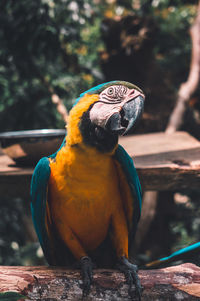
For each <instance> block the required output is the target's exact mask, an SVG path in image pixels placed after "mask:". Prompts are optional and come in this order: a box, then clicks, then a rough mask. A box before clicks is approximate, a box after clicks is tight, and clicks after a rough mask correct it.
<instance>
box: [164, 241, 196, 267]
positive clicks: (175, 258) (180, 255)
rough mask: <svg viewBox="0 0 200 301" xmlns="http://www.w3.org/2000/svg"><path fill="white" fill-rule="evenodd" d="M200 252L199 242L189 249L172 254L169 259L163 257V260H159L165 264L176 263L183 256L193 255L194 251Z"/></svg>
mask: <svg viewBox="0 0 200 301" xmlns="http://www.w3.org/2000/svg"><path fill="white" fill-rule="evenodd" d="M198 250H199V251H200V242H197V243H195V244H193V245H190V246H188V247H185V248H183V249H180V250H178V251H176V252H174V253H172V254H171V255H170V256H168V257H163V258H161V259H159V261H162V263H164V262H165V261H167V262H168V261H172V260H173V261H175V260H178V259H179V258H180V257H182V256H183V255H186V254H187V253H191V252H193V251H198Z"/></svg>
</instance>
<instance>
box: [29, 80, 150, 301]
mask: <svg viewBox="0 0 200 301" xmlns="http://www.w3.org/2000/svg"><path fill="white" fill-rule="evenodd" d="M144 99H145V96H144V93H143V92H142V90H140V89H139V88H138V87H137V86H135V85H133V84H131V83H128V82H124V81H111V82H107V83H104V84H101V85H98V86H96V87H94V88H92V89H90V90H88V91H86V92H84V93H82V94H81V95H80V97H79V98H78V99H77V100H76V102H75V105H74V106H73V108H72V109H71V111H70V114H69V123H68V126H67V134H66V137H65V139H64V141H63V144H62V145H61V147H60V149H59V150H58V151H57V152H56V153H55V154H53V155H51V156H49V157H44V158H42V159H41V160H40V161H39V162H38V164H37V166H36V168H35V171H34V173H33V177H32V182H31V211H32V217H33V222H34V226H35V230H36V233H37V235H38V238H39V241H40V244H41V247H42V249H43V252H44V255H45V257H46V259H47V262H48V263H49V264H50V265H61V266H72V265H73V264H74V263H75V262H76V261H77V262H79V267H80V270H81V275H82V279H83V296H85V295H87V294H88V293H89V290H90V285H91V282H92V274H93V272H92V268H93V262H95V265H96V266H97V267H113V266H114V265H115V264H116V265H117V267H118V269H119V270H120V271H122V272H123V273H124V274H125V278H126V281H127V283H128V285H129V294H130V295H131V296H132V295H133V294H134V285H135V290H136V295H137V298H138V300H140V299H141V285H140V280H139V277H138V275H137V266H136V265H134V264H132V263H131V262H130V261H129V249H130V247H131V245H132V242H133V239H134V234H135V231H136V227H137V223H138V221H139V218H140V213H141V202H142V198H141V187H140V182H139V179H138V176H137V173H136V169H135V167H134V164H133V161H132V159H131V157H130V156H129V155H128V154H127V152H126V151H125V150H124V149H123V147H122V146H120V145H119V144H118V136H119V135H122V134H125V133H127V132H128V131H129V130H130V129H131V128H132V127H133V126H134V125H135V124H136V122H137V121H138V119H139V117H140V116H141V113H142V111H143V106H144Z"/></svg>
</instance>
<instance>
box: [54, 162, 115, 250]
mask: <svg viewBox="0 0 200 301" xmlns="http://www.w3.org/2000/svg"><path fill="white" fill-rule="evenodd" d="M49 187H50V189H49V193H50V200H51V211H52V215H53V219H54V220H55V222H56V223H58V222H59V223H63V225H65V224H67V225H69V226H70V228H71V229H72V230H73V231H74V232H75V233H76V235H77V236H78V237H79V238H80V239H81V240H83V241H85V242H87V245H89V246H92V245H93V242H95V244H96V243H97V244H98V243H99V241H102V240H103V239H104V238H105V236H106V233H107V231H108V227H109V223H110V219H111V216H112V212H113V211H114V207H115V202H116V203H118V199H119V191H118V179H117V174H116V169H115V166H114V163H113V162H112V161H111V160H109V161H107V162H102V164H93V165H92V164H91V165H89V164H79V167H78V166H70V168H68V170H66V173H63V174H62V176H61V175H60V177H58V178H56V177H55V178H53V175H52V177H51V178H50V185H49ZM92 233H95V238H93V237H92ZM91 248H92V247H91Z"/></svg>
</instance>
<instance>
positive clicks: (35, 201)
mask: <svg viewBox="0 0 200 301" xmlns="http://www.w3.org/2000/svg"><path fill="white" fill-rule="evenodd" d="M65 144H66V138H64V140H63V142H62V144H61V146H60V148H59V149H58V150H57V152H56V153H54V154H52V155H50V156H49V157H44V158H42V159H40V161H39V162H38V164H37V165H36V167H35V170H34V173H33V176H32V180H31V213H32V219H33V224H34V227H35V231H36V233H37V236H38V239H39V242H40V244H41V247H42V249H43V252H44V255H45V258H46V259H47V261H48V263H49V264H53V261H54V260H53V258H52V254H51V249H52V244H51V243H50V238H49V236H48V231H47V224H46V210H47V193H48V191H47V190H48V181H49V177H50V174H51V169H50V166H49V158H51V159H55V158H56V155H57V153H58V151H59V150H60V149H61V148H62V147H63V146H64V145H65Z"/></svg>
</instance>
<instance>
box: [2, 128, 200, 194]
mask: <svg viewBox="0 0 200 301" xmlns="http://www.w3.org/2000/svg"><path fill="white" fill-rule="evenodd" d="M119 142H120V144H121V145H122V146H123V147H124V148H125V149H126V150H127V152H128V153H129V154H130V156H131V157H132V158H133V160H134V163H135V166H136V168H137V171H138V174H139V177H140V180H141V183H142V189H143V191H144V190H176V189H184V188H187V187H190V188H194V189H196V188H199V185H200V142H199V141H197V140H196V139H195V138H193V137H192V136H190V135H189V134H188V133H186V132H175V133H174V134H170V135H168V134H166V133H164V132H161V133H153V134H145V135H136V136H126V137H122V138H120V141H119ZM32 173H33V168H32V167H20V166H16V164H15V163H14V162H13V161H12V160H11V159H10V158H8V157H7V156H5V155H2V156H0V183H1V184H0V193H3V194H6V195H8V196H13V195H15V196H23V197H24V196H25V195H26V197H28V194H27V192H28V191H29V185H30V184H29V183H30V178H31V175H32ZM27 185H28V186H27ZM20 186H21V187H23V189H24V191H23V189H20ZM20 191H21V195H20Z"/></svg>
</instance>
